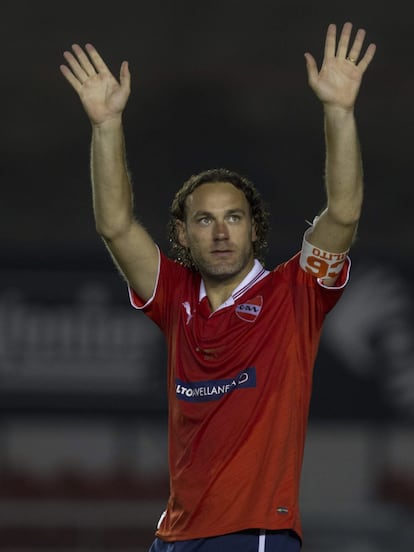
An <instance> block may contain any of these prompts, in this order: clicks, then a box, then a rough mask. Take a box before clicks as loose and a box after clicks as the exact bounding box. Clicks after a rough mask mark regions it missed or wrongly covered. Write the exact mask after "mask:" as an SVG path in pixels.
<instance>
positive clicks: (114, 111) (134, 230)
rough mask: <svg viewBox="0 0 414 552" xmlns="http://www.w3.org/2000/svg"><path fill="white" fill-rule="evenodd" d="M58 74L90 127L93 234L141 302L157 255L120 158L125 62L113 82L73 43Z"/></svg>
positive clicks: (91, 52)
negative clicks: (138, 215)
mask: <svg viewBox="0 0 414 552" xmlns="http://www.w3.org/2000/svg"><path fill="white" fill-rule="evenodd" d="M64 57H65V60H66V62H67V65H61V66H60V69H61V71H62V73H63V75H64V77H65V78H66V80H67V81H68V82H69V84H71V86H72V87H73V88H74V90H75V91H76V92H77V93H78V95H79V98H80V100H81V102H82V105H83V107H84V109H85V111H86V113H87V115H88V117H89V120H90V122H91V125H92V145H91V176H92V193H93V207H94V215H95V222H96V229H97V231H98V233H99V234H100V235H101V236H102V238H103V239H104V241H105V244H106V245H107V247H108V249H109V250H110V252H111V254H112V257H113V258H114V261H115V262H116V264H117V265H118V267H119V269H120V270H121V272H122V273H123V274H124V276H125V278H126V279H127V280H128V282H129V283H130V285H131V286H132V287H133V288H134V290H135V291H136V292H137V293H138V294H139V295H140V297H141V299H143V300H144V301H146V300H147V299H149V298H150V297H151V295H152V293H153V289H154V286H155V281H156V275H157V270H158V251H157V248H156V246H155V244H154V242H153V241H152V239H151V237H150V236H149V235H148V233H147V232H146V230H145V229H144V228H143V227H142V226H141V225H140V224H138V223H137V221H136V220H135V218H134V213H133V195H132V188H131V183H130V179H129V175H128V170H127V164H126V159H125V144H124V132H123V126H122V114H123V111H124V108H125V106H126V103H127V101H128V97H129V93H130V73H129V69H128V63H127V62H126V61H124V62H123V63H122V65H121V70H120V79H119V82H118V81H117V80H116V79H115V77H114V76H113V75H112V73H111V72H110V71H109V69H108V67H107V66H106V64H105V63H104V61H103V59H102V58H101V56H100V55H99V54H98V52H97V51H96V49H95V48H94V47H93V46H92V45H91V44H87V45H86V46H85V49H82V48H81V47H80V46H78V45H77V44H74V45H73V46H72V52H65V53H64Z"/></svg>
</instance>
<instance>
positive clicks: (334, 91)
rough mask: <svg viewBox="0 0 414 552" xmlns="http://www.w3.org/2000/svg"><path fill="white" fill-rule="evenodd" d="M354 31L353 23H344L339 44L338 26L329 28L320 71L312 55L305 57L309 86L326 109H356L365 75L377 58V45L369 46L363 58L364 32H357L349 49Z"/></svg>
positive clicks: (362, 30)
mask: <svg viewBox="0 0 414 552" xmlns="http://www.w3.org/2000/svg"><path fill="white" fill-rule="evenodd" d="M351 31H352V23H345V24H344V26H343V29H342V33H341V36H340V37H339V41H338V45H336V25H334V24H331V25H329V27H328V31H327V33H326V40H325V51H324V58H323V62H322V67H321V70H320V71H318V67H317V64H316V61H315V58H314V57H313V56H312V55H311V54H309V53H306V54H305V59H306V69H307V72H308V81H309V85H310V87H311V88H312V90H313V91H314V92H315V94H316V96H317V97H318V98H319V99H320V100H321V102H322V103H323V104H324V106H325V107H327V106H332V107H333V106H335V107H340V108H342V109H345V110H347V111H348V110H352V109H353V107H354V104H355V101H356V98H357V96H358V91H359V87H360V85H361V81H362V76H363V74H364V72H365V71H366V69H367V68H368V65H369V64H370V63H371V61H372V59H373V57H374V54H375V50H376V46H375V44H370V45H369V46H368V48H367V49H366V51H365V54H364V55H363V56H362V57H361V58H360V54H361V50H362V45H363V42H364V38H365V30H364V29H358V31H357V33H356V35H355V39H354V42H353V44H352V46H351V47H350V48H349V44H350V37H351ZM348 50H349V52H348ZM359 58H360V59H359Z"/></svg>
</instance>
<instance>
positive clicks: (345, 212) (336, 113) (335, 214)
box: [325, 106, 363, 226]
mask: <svg viewBox="0 0 414 552" xmlns="http://www.w3.org/2000/svg"><path fill="white" fill-rule="evenodd" d="M325 139H326V174H325V178H326V193H327V207H328V209H327V211H328V213H329V216H330V217H332V219H333V220H334V221H335V222H336V223H337V224H342V225H344V226H348V225H349V226H352V225H355V224H357V222H358V220H359V217H360V214H361V207H362V199H363V169H362V160H361V152H360V146H359V140H358V132H357V127H356V121H355V117H354V113H353V111H352V110H345V109H342V108H338V107H334V106H325Z"/></svg>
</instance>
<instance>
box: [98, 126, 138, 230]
mask: <svg viewBox="0 0 414 552" xmlns="http://www.w3.org/2000/svg"><path fill="white" fill-rule="evenodd" d="M91 177H92V194H93V209H94V215H95V223H96V229H97V231H98V233H99V234H101V235H102V236H103V237H104V238H106V239H108V240H110V239H113V238H114V237H116V236H117V235H120V234H122V233H123V232H125V231H126V230H127V229H128V228H129V227H130V225H131V222H132V220H133V202H132V190H131V184H130V180H129V175H128V170H127V165H126V159H125V143H124V133H123V128H122V121H121V117H119V118H116V119H113V120H111V121H109V122H107V123H105V124H101V125H93V130H92V145H91Z"/></svg>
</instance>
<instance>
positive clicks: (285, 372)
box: [130, 254, 349, 541]
mask: <svg viewBox="0 0 414 552" xmlns="http://www.w3.org/2000/svg"><path fill="white" fill-rule="evenodd" d="M348 269H349V261H348V260H347V261H346V263H345V266H344V269H343V270H342V272H341V274H340V277H339V280H338V283H337V284H336V287H330V288H328V287H324V286H323V285H322V284H321V283H319V282H318V281H317V279H316V278H315V277H314V276H312V275H311V274H309V273H307V272H305V271H304V270H303V269H302V268H301V267H300V265H299V254H298V255H296V256H294V257H293V258H292V259H290V260H289V261H288V262H286V263H284V264H282V265H280V266H278V267H277V268H275V269H274V270H273V271H271V272H269V271H266V270H264V269H263V268H262V266H261V265H260V263H259V262H258V261H256V262H255V266H254V268H253V269H252V271H251V272H250V273H249V274H248V276H247V277H246V278H245V280H244V281H243V282H242V283H241V284H240V285H239V286H238V288H237V289H236V290H235V291H234V292H233V294H232V296H231V297H230V298H229V299H228V300H227V301H226V303H224V305H222V306H221V307H220V308H219V309H218V310H216V311H215V312H213V313H212V312H211V311H210V308H209V303H208V300H207V297H206V296H205V291H204V285H203V282H202V281H201V277H200V275H199V274H198V273H194V272H191V271H190V270H188V269H186V268H184V267H182V266H181V265H179V264H178V263H177V262H174V261H172V260H170V259H168V258H167V257H166V256H164V255H163V254H161V257H160V269H159V275H158V281H157V285H156V289H155V292H154V295H153V297H152V298H151V299H150V300H149V301H148V302H147V304H146V305H143V304H142V301H140V299H139V297H137V295H136V294H135V293H134V292H133V291H132V290H130V296H131V301H132V304H133V305H134V306H135V307H136V308H141V309H143V310H144V312H145V313H146V314H147V315H148V316H149V317H150V318H151V319H152V320H154V321H155V322H156V323H157V324H158V325H159V326H160V328H161V329H162V331H163V332H164V334H165V336H166V339H167V345H168V353H169V354H168V357H169V361H168V394H169V467H170V497H169V501H168V505H167V508H166V512H165V513H164V515H163V516H162V519H161V521H160V525H159V528H158V531H157V535H158V536H159V537H160V538H162V539H164V540H167V541H174V540H185V539H194V538H202V537H209V536H215V535H222V534H226V533H231V532H236V531H240V530H243V529H251V528H262V529H268V530H274V529H292V530H294V531H295V532H296V533H297V534H298V535H299V536H301V524H300V517H299V507H298V496H299V481H300V473H301V467H302V460H303V451H304V442H305V433H306V426H307V419H308V410H309V402H310V396H311V386H312V371H313V364H314V361H315V357H316V353H317V348H318V343H319V337H320V331H321V326H322V322H323V320H324V318H325V315H326V313H327V312H328V311H329V310H330V309H331V308H332V307H333V306H334V304H335V303H336V301H337V300H338V299H339V297H340V295H341V293H342V289H343V286H344V284H345V281H346V280H347V277H348Z"/></svg>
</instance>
